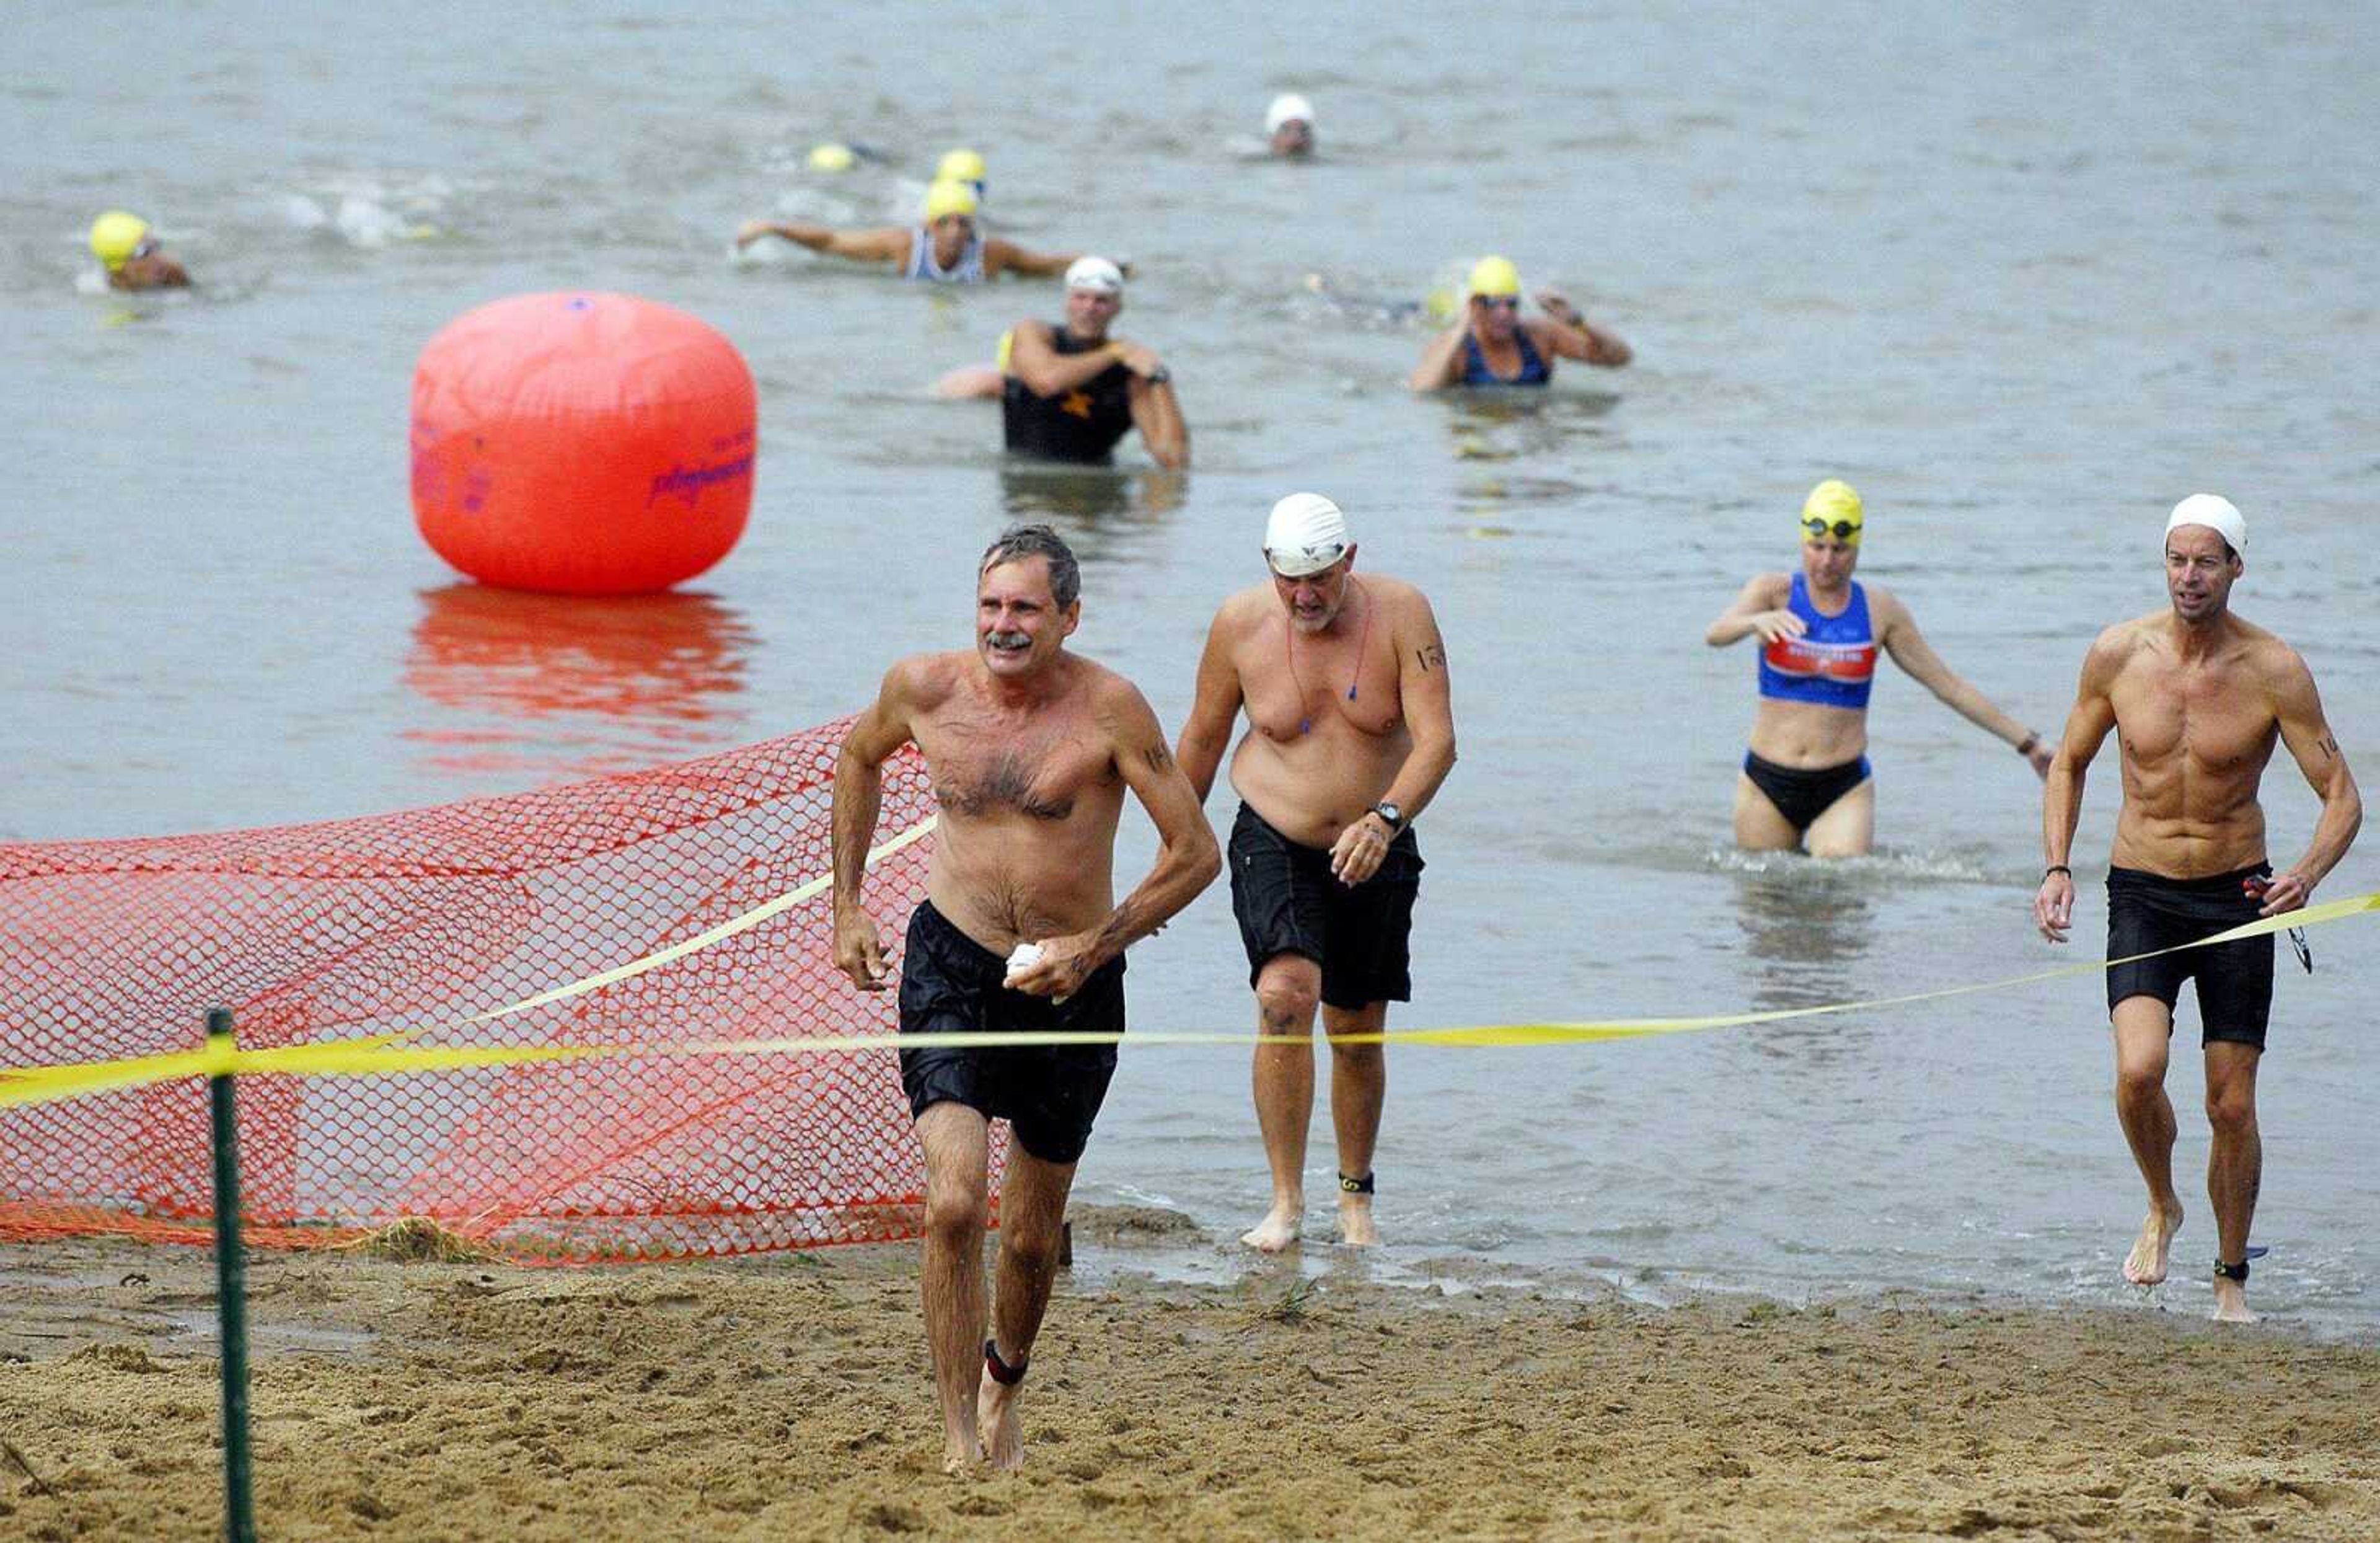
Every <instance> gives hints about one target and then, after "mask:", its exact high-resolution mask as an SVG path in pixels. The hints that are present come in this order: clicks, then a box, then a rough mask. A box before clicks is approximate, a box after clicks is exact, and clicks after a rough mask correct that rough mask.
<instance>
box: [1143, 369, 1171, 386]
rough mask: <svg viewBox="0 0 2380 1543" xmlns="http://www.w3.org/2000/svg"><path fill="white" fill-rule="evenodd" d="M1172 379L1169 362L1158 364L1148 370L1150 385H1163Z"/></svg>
mask: <svg viewBox="0 0 2380 1543" xmlns="http://www.w3.org/2000/svg"><path fill="white" fill-rule="evenodd" d="M1172 379H1173V367H1172V365H1170V364H1160V365H1159V366H1158V367H1157V368H1156V369H1154V370H1152V371H1149V372H1148V383H1149V384H1150V385H1163V384H1164V383H1166V382H1168V381H1170V380H1172Z"/></svg>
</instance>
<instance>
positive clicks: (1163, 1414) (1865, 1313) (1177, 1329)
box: [0, 1212, 2380, 1540]
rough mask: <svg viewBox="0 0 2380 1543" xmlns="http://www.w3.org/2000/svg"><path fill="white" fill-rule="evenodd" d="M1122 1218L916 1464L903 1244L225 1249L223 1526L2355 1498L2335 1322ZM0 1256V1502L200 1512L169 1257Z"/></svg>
mask: <svg viewBox="0 0 2380 1543" xmlns="http://www.w3.org/2000/svg"><path fill="white" fill-rule="evenodd" d="M1144 1221H1145V1219H1143V1218H1139V1217H1135V1216H1132V1215H1125V1214H1119V1213H1099V1212H1092V1213H1088V1214H1081V1213H1078V1217H1077V1222H1076V1245H1077V1253H1078V1268H1077V1270H1075V1272H1073V1273H1071V1274H1069V1275H1067V1276H1064V1277H1062V1279H1061V1281H1060V1283H1059V1286H1058V1294H1057V1298H1056V1301H1055V1303H1054V1304H1053V1306H1052V1309H1051V1313H1050V1321H1049V1326H1048V1328H1047V1329H1046V1330H1045V1331H1044V1334H1043V1337H1042V1341H1041V1344H1040V1346H1039V1348H1038V1351H1037V1354H1036V1355H1035V1362H1034V1365H1035V1376H1034V1379H1033V1380H1032V1382H1031V1383H1030V1384H1029V1386H1030V1387H1031V1389H1032V1391H1033V1397H1032V1401H1031V1403H1029V1405H1028V1411H1029V1413H1028V1435H1027V1439H1028V1442H1029V1446H1028V1451H1027V1467H1026V1472H1025V1473H1023V1474H1022V1475H994V1474H979V1475H974V1476H962V1477H958V1478H951V1477H946V1476H943V1475H942V1474H941V1473H940V1472H939V1471H938V1466H939V1464H938V1460H939V1456H940V1433H939V1429H938V1427H937V1425H936V1422H935V1416H934V1413H933V1407H932V1400H931V1391H930V1388H929V1383H928V1380H927V1373H926V1366H925V1359H924V1347H923V1343H922V1338H921V1333H920V1330H919V1326H918V1317H917V1300H916V1294H915V1289H914V1282H913V1270H914V1264H915V1255H914V1250H913V1249H912V1248H910V1247H907V1246H896V1245H887V1246H880V1247H867V1248H846V1249H838V1250H832V1251H826V1252H820V1253H812V1254H804V1255H785V1256H777V1257H767V1258H759V1259H749V1260H743V1261H733V1262H728V1261H719V1262H707V1263H686V1264H669V1265H647V1266H639V1267H626V1268H608V1269H589V1270H522V1269H517V1268H514V1267H510V1266H506V1265H502V1264H495V1263H488V1262H478V1261H465V1262H408V1261H400V1260H393V1259H387V1258H378V1257H364V1256H361V1255H358V1254H355V1253H341V1254H317V1255H309V1256H295V1257H293V1256H288V1255H265V1256H260V1257H257V1258H255V1260H254V1261H253V1263H252V1266H251V1312H252V1320H253V1323H254V1332H255V1352H254V1356H255V1377H254V1391H253V1402H254V1420H255V1432H256V1484H257V1496H258V1506H259V1514H260V1518H261V1526H262V1530H263V1533H264V1535H265V1536H267V1537H275V1538H305V1537H384V1538H487V1539H498V1538H504V1539H545V1538H553V1539H573V1540H580V1539H591V1538H612V1537H623V1538H625V1537H646V1538H650V1537H755V1538H759V1537H770V1538H778V1537H801V1538H812V1537H815V1538H880V1537H1020V1538H1021V1537H1102V1538H1108V1537H1121V1538H1225V1539H1240V1538H1245V1539H1300V1538H1357V1537H1394V1536H1406V1537H1450V1538H1536V1537H1544V1538H1569V1537H1581V1538H1585V1537H1609V1538H1631V1539H1658V1538H1681V1539H1683V1538H1697V1539H1703V1538H1709V1539H1743V1540H1752V1539H1776V1538H1797V1537H1809V1538H1821V1537H1826V1538H1832V1537H1856V1538H1889V1537H1992V1538H1996V1539H2009V1540H2014V1539H2032V1538H2041V1539H2048V1538H2057V1539H2088V1538H2111V1539H2112V1538H2126V1539H2143V1538H2174V1539H2182V1538H2191V1539H2200V1538H2229V1537H2241V1538H2245V1537H2289V1538H2338V1539H2368V1538H2370V1537H2374V1536H2375V1535H2380V1350H2375V1349H2374V1348H2371V1347H2368V1346H2358V1345H2349V1344H2337V1343H2316V1342H2311V1341H2307V1340H2304V1339H2301V1338H2296V1337H2292V1336H2289V1335H2285V1334H2283V1333H2280V1332H2277V1331H2273V1330H2263V1329H2257V1330H2245V1331H2239V1330H2232V1331H2219V1330H2216V1329H2215V1328H2214V1327H2213V1326H2211V1325H2208V1324H2206V1323H2204V1322H2201V1321H2199V1320H2197V1319H2196V1318H2194V1317H2185V1316H2183V1315H2182V1314H2180V1312H2159V1311H2155V1310H2153V1309H2149V1308H2143V1309H2142V1310H2138V1311H2106V1310H2099V1311H2064V1312H2046V1311H2039V1310H2033V1309H2002V1308H1998V1307H1994V1306H1988V1305H1979V1306H1963V1305H1960V1306H1938V1305H1937V1306H1927V1305H1920V1304H1916V1303H1905V1304H1904V1303H1896V1302H1891V1301H1886V1302H1867V1303H1860V1304H1850V1303H1846V1304H1841V1305H1837V1306H1810V1307H1803V1308H1794V1307H1786V1306H1777V1305H1774V1304H1770V1303H1766V1302H1759V1301H1753V1300H1724V1301H1722V1300H1711V1301H1705V1302H1701V1303H1696V1304H1692V1305H1689V1306H1683V1307H1679V1308H1668V1309H1661V1308H1650V1307H1645V1306H1636V1305H1633V1304H1628V1303H1623V1302H1619V1301H1599V1302H1576V1301H1565V1300H1555V1299H1548V1298H1543V1297H1535V1296H1529V1295H1524V1294H1511V1293H1502V1292H1482V1293H1469V1294H1454V1295H1441V1294H1438V1293H1437V1292H1436V1291H1415V1290H1412V1289H1405V1288H1387V1287H1379V1286H1371V1285H1366V1284H1364V1283H1362V1282H1360V1280H1353V1279H1351V1280H1345V1281H1342V1280H1339V1279H1336V1278H1334V1277H1330V1276H1326V1277H1324V1278H1322V1279H1321V1280H1319V1281H1314V1280H1305V1281H1301V1280H1300V1278H1299V1277H1298V1276H1297V1275H1295V1274H1294V1273H1293V1272H1279V1273H1275V1272H1271V1271H1267V1270H1254V1271H1252V1272H1251V1273H1250V1274H1249V1275H1248V1276H1247V1277H1245V1279H1243V1280H1242V1281H1240V1282H1237V1283H1235V1284H1232V1285H1221V1286H1193V1285H1179V1284H1165V1283H1160V1282H1155V1281H1153V1280H1148V1279H1146V1278H1143V1277H1142V1276H1141V1275H1140V1274H1139V1273H1138V1272H1137V1271H1136V1270H1135V1267H1134V1260H1133V1257H1132V1256H1133V1253H1134V1249H1135V1241H1134V1240H1135V1238H1136V1237H1139V1236H1143V1235H1145V1234H1146V1228H1145V1226H1144V1225H1143V1224H1142V1223H1143V1222H1144ZM1088 1277H1098V1278H1099V1279H1101V1280H1103V1281H1104V1282H1106V1283H1105V1284H1103V1285H1098V1286H1092V1285H1088V1284H1087V1278H1088ZM0 1282H5V1284H6V1291H5V1292H0V1302H5V1306H4V1307H0V1441H5V1443H6V1445H5V1448H0V1534H5V1535H6V1536H9V1537H26V1538H32V1539H42V1540H47V1539H63V1538H141V1539H156V1538H202V1537H210V1536H213V1535H214V1532H215V1529H216V1528H217V1527H218V1526H219V1525H220V1522H219V1507H220V1503H221V1502H220V1488H219V1485H220V1478H219V1470H218V1467H217V1462H218V1460H217V1457H216V1452H215V1446H214V1442H215V1433H216V1421H217V1417H218V1416H217V1399H216V1387H217V1383H216V1379H217V1375H218V1374H217V1370H216V1363H215V1360H214V1358H213V1355H212V1297H213V1293H212V1286H213V1274H212V1260H211V1258H210V1257H209V1256H208V1255H207V1254H206V1253H205V1252H203V1251H201V1250H198V1249H191V1248H179V1247H165V1246H143V1245H133V1244H128V1243H124V1242H120V1241H114V1240H103V1241H89V1242H72V1243H50V1244H26V1243H20V1244H12V1245H7V1246H6V1248H5V1249H0Z"/></svg>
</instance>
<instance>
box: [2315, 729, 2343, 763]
mask: <svg viewBox="0 0 2380 1543" xmlns="http://www.w3.org/2000/svg"><path fill="white" fill-rule="evenodd" d="M2314 748H2316V749H2318V750H2320V751H2321V752H2322V755H2323V759H2325V760H2331V759H2337V757H2338V735H2328V734H2326V735H2323V736H2322V737H2321V738H2320V739H2319V740H2316V741H2315V742H2314Z"/></svg>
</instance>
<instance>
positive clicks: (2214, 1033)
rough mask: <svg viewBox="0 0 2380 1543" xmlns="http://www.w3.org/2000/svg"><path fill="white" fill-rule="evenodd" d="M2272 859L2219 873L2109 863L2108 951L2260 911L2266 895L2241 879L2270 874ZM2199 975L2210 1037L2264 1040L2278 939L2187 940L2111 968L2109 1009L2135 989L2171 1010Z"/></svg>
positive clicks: (2148, 946)
mask: <svg viewBox="0 0 2380 1543" xmlns="http://www.w3.org/2000/svg"><path fill="white" fill-rule="evenodd" d="M2272 871H2273V870H2272V869H2271V867H2270V866H2269V865H2267V864H2265V863H2258V864H2257V865H2256V866H2255V867H2253V868H2243V869H2240V871H2239V872H2237V873H2225V874H2221V875H2218V876H2217V877H2216V878H2212V879H2168V878H2165V877H2163V876H2162V875H2159V874H2155V873H2144V872H2143V871H2141V870H2140V869H2131V868H2111V869H2108V870H2107V957H2108V958H2110V959H2121V958H2125V957H2127V956H2128V955H2131V954H2146V953H2149V952H2150V951H2152V950H2154V949H2160V948H2171V947H2173V946H2174V945H2175V944H2176V943H2186V942H2195V941H2196V940H2198V939H2200V938H2204V937H2211V936H2212V935H2214V934H2215V933H2217V932H2221V931H2226V930H2228V929H2231V928H2234V927H2238V926H2240V924H2241V923H2243V922H2251V921H2253V920H2255V919H2256V912H2257V909H2258V908H2259V907H2260V906H2261V905H2263V902H2261V901H2259V900H2257V899H2255V898H2254V897H2253V896H2251V895H2249V894H2248V893H2246V892H2245V891H2243V890H2242V889H2241V888H2240V881H2241V880H2244V879H2257V878H2267V877H2270V875H2271V874H2272ZM2193 977H2194V978H2196V979H2197V981H2198V1018H2199V1024H2200V1027H2201V1028H2202V1030H2203V1042H2205V1043H2212V1042H2213V1041H2215V1040H2217V1039H2228V1040H2230V1041H2232V1042H2233V1043H2235V1044H2241V1045H2253V1046H2255V1047H2256V1048H2257V1049H2258V1050H2263V1049H2264V1048H2265V1019H2266V1018H2267V1017H2268V1016H2270V1014H2271V1012H2272V1006H2273V940H2272V937H2271V936H2270V935H2269V934H2267V935H2266V936H2265V937H2261V938H2242V939H2240V940H2239V941H2238V942H2228V943H2217V944H2216V945H2215V946H2214V947H2212V948H2185V949H2183V950H2182V951H2181V952H2180V953H2179V954H2159V955H2158V956H2157V957H2156V958H2154V959H2142V960H2138V961H2136V962H2134V963H2132V964H2129V965H2116V966H2111V967H2110V968H2109V969H2108V971H2107V1011H2108V1013H2109V1014H2113V1013H2114V1012H2115V1011H2116V1003H2118V1002H2121V1001H2123V1000H2124V999H2125V998H2126V997H2131V996H2151V997H2155V998H2156V999H2157V1000H2158V1001H2159V1002H2164V1003H2165V1004H2166V1007H2167V1008H2168V1010H2170V1009H2171V1008H2172V1007H2173V1005H2174V1002H2175V1001H2176V1000H2177V999H2178V998H2180V995H2181V983H2182V982H2183V981H2185V980H2188V979H2191V978H2193Z"/></svg>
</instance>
